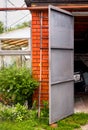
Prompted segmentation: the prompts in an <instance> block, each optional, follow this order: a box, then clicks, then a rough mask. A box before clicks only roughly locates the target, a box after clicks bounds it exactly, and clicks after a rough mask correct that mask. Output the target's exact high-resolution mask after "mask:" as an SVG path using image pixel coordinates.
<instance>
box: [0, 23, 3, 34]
mask: <svg viewBox="0 0 88 130" xmlns="http://www.w3.org/2000/svg"><path fill="white" fill-rule="evenodd" d="M3 32H4V25H3V23H2V22H1V21H0V33H3Z"/></svg>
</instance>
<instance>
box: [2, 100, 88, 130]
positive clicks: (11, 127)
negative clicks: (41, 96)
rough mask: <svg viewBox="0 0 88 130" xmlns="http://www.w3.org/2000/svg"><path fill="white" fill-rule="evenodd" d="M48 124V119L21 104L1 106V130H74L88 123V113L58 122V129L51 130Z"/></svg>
mask: <svg viewBox="0 0 88 130" xmlns="http://www.w3.org/2000/svg"><path fill="white" fill-rule="evenodd" d="M34 104H35V103H34ZM44 104H47V102H46V101H44ZM42 112H43V111H42ZM43 116H44V114H43ZM19 122H20V123H19ZM48 122H49V120H48V117H44V118H38V117H37V110H34V109H33V110H32V109H31V110H28V109H27V108H26V107H25V106H21V105H20V104H17V105H15V106H12V107H11V106H5V105H2V104H0V130H43V129H44V130H74V129H79V128H81V125H85V124H86V123H88V113H76V114H73V115H72V116H69V117H68V118H65V119H63V120H61V121H58V122H57V124H58V126H57V127H56V128H51V127H50V126H49V125H48Z"/></svg>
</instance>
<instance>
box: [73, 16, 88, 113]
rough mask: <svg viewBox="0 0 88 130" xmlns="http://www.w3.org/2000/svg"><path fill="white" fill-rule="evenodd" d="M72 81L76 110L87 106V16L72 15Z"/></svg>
mask: <svg viewBox="0 0 88 130" xmlns="http://www.w3.org/2000/svg"><path fill="white" fill-rule="evenodd" d="M74 22H75V23H74V74H75V76H76V77H75V78H76V81H75V83H74V95H75V108H76V111H79V110H80V112H81V111H82V112H84V111H85V112H86V111H87V107H88V46H87V44H88V16H75V17H74Z"/></svg>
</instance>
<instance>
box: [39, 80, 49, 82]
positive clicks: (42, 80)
mask: <svg viewBox="0 0 88 130" xmlns="http://www.w3.org/2000/svg"><path fill="white" fill-rule="evenodd" d="M39 82H49V81H48V80H41V81H39Z"/></svg>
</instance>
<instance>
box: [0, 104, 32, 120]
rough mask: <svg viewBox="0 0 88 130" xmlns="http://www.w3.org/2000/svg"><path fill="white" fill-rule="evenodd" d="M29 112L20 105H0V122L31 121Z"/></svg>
mask: <svg viewBox="0 0 88 130" xmlns="http://www.w3.org/2000/svg"><path fill="white" fill-rule="evenodd" d="M29 117H30V115H29V110H28V109H27V108H26V107H25V106H22V105H20V104H16V105H15V106H13V107H11V106H5V105H2V104H0V120H11V121H22V120H25V119H29Z"/></svg>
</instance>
